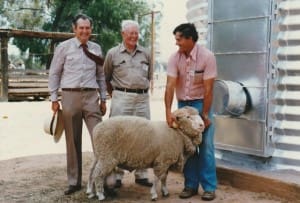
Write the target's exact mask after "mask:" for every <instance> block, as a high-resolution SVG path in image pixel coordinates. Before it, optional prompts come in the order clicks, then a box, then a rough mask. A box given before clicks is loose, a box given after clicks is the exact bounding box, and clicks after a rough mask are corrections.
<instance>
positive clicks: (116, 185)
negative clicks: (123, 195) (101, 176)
mask: <svg viewBox="0 0 300 203" xmlns="http://www.w3.org/2000/svg"><path fill="white" fill-rule="evenodd" d="M120 187H122V180H119V179H118V180H116V184H115V188H120Z"/></svg>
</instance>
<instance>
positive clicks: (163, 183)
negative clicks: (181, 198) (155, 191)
mask: <svg viewBox="0 0 300 203" xmlns="http://www.w3.org/2000/svg"><path fill="white" fill-rule="evenodd" d="M167 175H168V172H166V173H164V174H163V175H162V176H161V178H160V180H161V192H162V195H163V197H168V196H169V191H168V189H167V185H166V183H167Z"/></svg>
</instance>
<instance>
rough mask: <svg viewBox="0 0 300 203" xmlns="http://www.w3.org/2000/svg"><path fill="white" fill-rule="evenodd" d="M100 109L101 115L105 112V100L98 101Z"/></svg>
mask: <svg viewBox="0 0 300 203" xmlns="http://www.w3.org/2000/svg"><path fill="white" fill-rule="evenodd" d="M100 111H101V115H102V116H104V115H105V113H106V102H105V101H101V103H100Z"/></svg>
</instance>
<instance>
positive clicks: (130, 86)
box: [104, 20, 153, 187]
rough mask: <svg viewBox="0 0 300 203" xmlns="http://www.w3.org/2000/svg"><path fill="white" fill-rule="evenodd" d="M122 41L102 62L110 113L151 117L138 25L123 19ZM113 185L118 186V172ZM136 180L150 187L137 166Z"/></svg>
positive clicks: (147, 65)
mask: <svg viewBox="0 0 300 203" xmlns="http://www.w3.org/2000/svg"><path fill="white" fill-rule="evenodd" d="M121 34H122V39H123V42H122V43H121V44H120V45H118V46H116V47H113V48H112V49H110V50H109V51H108V53H107V55H106V58H105V62H104V71H105V78H106V83H107V90H108V93H109V94H110V96H111V97H112V101H111V109H110V116H118V115H134V116H140V117H144V118H147V119H150V102H149V94H148V90H149V88H151V87H152V85H151V82H152V73H153V70H152V66H151V64H150V63H151V58H150V54H149V52H148V51H147V50H146V49H145V48H143V47H142V46H140V45H138V44H137V43H138V39H139V25H138V23H137V22H136V21H132V20H124V21H123V22H122V32H121ZM116 178H117V182H116V186H117V187H120V186H121V174H118V175H117V177H116ZM135 182H136V183H137V184H140V185H143V186H148V187H151V186H152V183H150V182H149V181H148V178H147V170H146V169H143V170H136V172H135Z"/></svg>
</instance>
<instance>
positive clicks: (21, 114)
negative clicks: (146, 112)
mask: <svg viewBox="0 0 300 203" xmlns="http://www.w3.org/2000/svg"><path fill="white" fill-rule="evenodd" d="M159 95H162V94H161V93H160V94H159ZM108 109H109V102H108ZM163 109H164V105H163V101H162V100H161V99H159V98H156V97H152V100H151V110H152V111H151V113H152V119H153V120H164V119H165V118H164V111H163ZM49 113H51V112H50V102H48V101H42V102H0V202H1V203H2V202H3V203H14V202H26V203H27V202H29V203H31V202H45V203H48V202H49V203H50V202H72V203H73V202H98V200H97V199H92V200H89V199H88V198H87V196H86V194H85V189H86V181H87V176H88V173H89V167H90V164H91V159H92V152H91V144H90V138H89V136H88V133H87V130H86V128H84V130H83V146H82V151H83V152H84V157H83V183H82V185H83V189H82V190H81V191H79V192H77V193H75V194H73V195H70V196H65V195H64V194H63V191H64V190H65V189H66V187H67V177H66V157H65V139H64V137H63V138H62V139H61V140H60V142H59V143H54V141H53V139H52V137H51V136H50V135H47V134H45V133H44V131H43V122H44V120H45V118H46V115H47V114H49ZM104 119H107V115H106V116H105V117H104ZM149 177H150V178H152V171H151V169H150V170H149ZM123 184H124V185H123V187H122V188H121V189H120V190H119V191H118V196H117V197H116V198H114V199H108V200H106V201H105V202H112V203H120V202H122V203H124V202H126V203H127V202H128V203H130V202H131V203H140V202H150V190H149V188H145V187H142V186H138V185H136V184H135V183H134V175H133V174H131V173H126V175H125V178H124V180H123ZM167 187H168V188H169V192H170V196H169V197H168V198H162V197H161V196H159V199H158V201H157V202H165V203H194V202H202V200H201V196H200V195H197V196H194V197H192V198H190V199H187V200H181V199H179V198H178V194H179V193H180V192H181V190H182V189H183V177H182V175H181V174H178V173H170V174H169V176H168V181H167ZM201 193H202V191H201V189H199V194H201ZM216 194H217V198H216V199H215V200H214V201H212V202H218V203H219V202H221V203H240V202H241V203H253V202H256V203H277V202H287V201H285V200H282V199H279V198H277V197H274V196H270V195H268V194H264V193H252V192H248V191H243V190H239V189H236V188H232V187H230V186H226V185H219V186H218V189H217V191H216Z"/></svg>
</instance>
